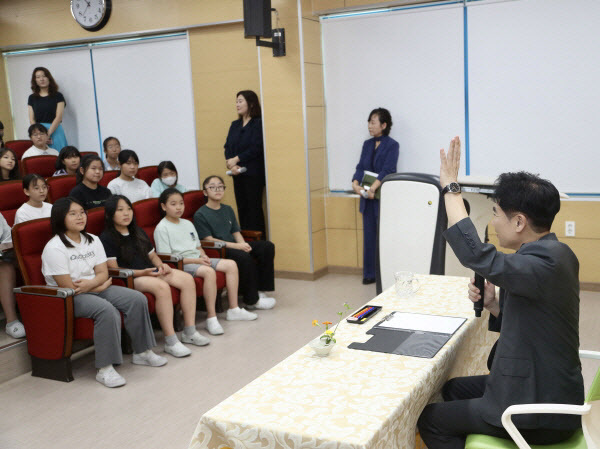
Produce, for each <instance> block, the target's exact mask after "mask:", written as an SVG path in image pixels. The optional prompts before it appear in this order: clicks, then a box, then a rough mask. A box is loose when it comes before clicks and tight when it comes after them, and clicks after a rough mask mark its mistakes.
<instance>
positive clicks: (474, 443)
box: [465, 351, 600, 449]
mask: <svg viewBox="0 0 600 449" xmlns="http://www.w3.org/2000/svg"><path fill="white" fill-rule="evenodd" d="M579 357H581V358H589V359H597V360H600V352H594V351H579ZM529 413H565V414H569V415H581V424H582V428H581V429H580V430H578V431H577V432H575V434H574V435H573V436H572V437H571V438H569V439H568V440H566V441H563V442H562V443H558V444H549V445H544V446H540V445H533V446H529V444H527V442H526V441H525V440H524V439H523V437H522V436H521V434H520V432H519V430H518V429H517V428H516V427H515V425H514V424H513V422H512V420H511V416H512V415H522V414H529ZM502 425H503V426H504V428H505V429H506V431H507V432H508V434H509V435H510V436H511V438H512V439H513V440H514V443H513V442H512V441H510V440H506V439H503V438H496V437H491V436H488V435H469V436H468V437H467V442H466V444H465V449H600V369H598V372H597V373H596V377H595V378H594V381H593V382H592V386H591V387H590V391H589V392H588V395H587V398H586V400H585V404H583V405H569V404H519V405H512V406H510V407H508V408H507V409H506V410H505V411H504V413H503V414H502Z"/></svg>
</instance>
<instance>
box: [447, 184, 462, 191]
mask: <svg viewBox="0 0 600 449" xmlns="http://www.w3.org/2000/svg"><path fill="white" fill-rule="evenodd" d="M448 190H449V191H450V192H453V193H456V192H460V185H458V183H456V182H451V183H450V184H448Z"/></svg>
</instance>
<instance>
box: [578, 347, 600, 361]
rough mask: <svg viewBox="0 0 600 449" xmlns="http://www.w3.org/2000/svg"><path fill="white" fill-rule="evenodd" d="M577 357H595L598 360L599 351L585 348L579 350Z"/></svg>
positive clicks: (599, 358)
mask: <svg viewBox="0 0 600 449" xmlns="http://www.w3.org/2000/svg"><path fill="white" fill-rule="evenodd" d="M579 357H581V358H582V359H596V360H600V352H598V351H586V350H585V349H580V350H579Z"/></svg>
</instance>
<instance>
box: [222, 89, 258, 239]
mask: <svg viewBox="0 0 600 449" xmlns="http://www.w3.org/2000/svg"><path fill="white" fill-rule="evenodd" d="M235 106H236V109H237V113H238V119H237V120H235V121H233V122H232V123H231V127H230V128H229V133H228V134H227V140H226V142H225V159H226V165H227V168H228V169H229V170H231V175H232V176H233V188H234V191H235V201H236V203H237V209H238V216H239V219H240V227H241V228H242V229H245V230H252V231H261V232H262V233H263V238H264V235H265V216H264V213H263V209H262V198H263V191H264V188H265V154H264V149H263V135H262V120H261V110H260V103H259V102H258V97H257V96H256V94H255V93H254V92H253V91H251V90H242V91H241V92H238V93H237V94H236V102H235ZM243 168H245V169H246V171H244V170H243Z"/></svg>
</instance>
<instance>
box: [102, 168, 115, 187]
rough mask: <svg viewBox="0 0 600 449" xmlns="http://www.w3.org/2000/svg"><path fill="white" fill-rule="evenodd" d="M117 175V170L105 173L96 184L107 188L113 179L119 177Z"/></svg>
mask: <svg viewBox="0 0 600 449" xmlns="http://www.w3.org/2000/svg"><path fill="white" fill-rule="evenodd" d="M119 173H120V172H119V170H109V171H105V172H104V176H102V179H101V180H100V182H99V183H98V184H100V185H101V186H104V187H106V186H108V183H109V182H111V181H112V180H113V179H115V178H116V177H117V176H119Z"/></svg>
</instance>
